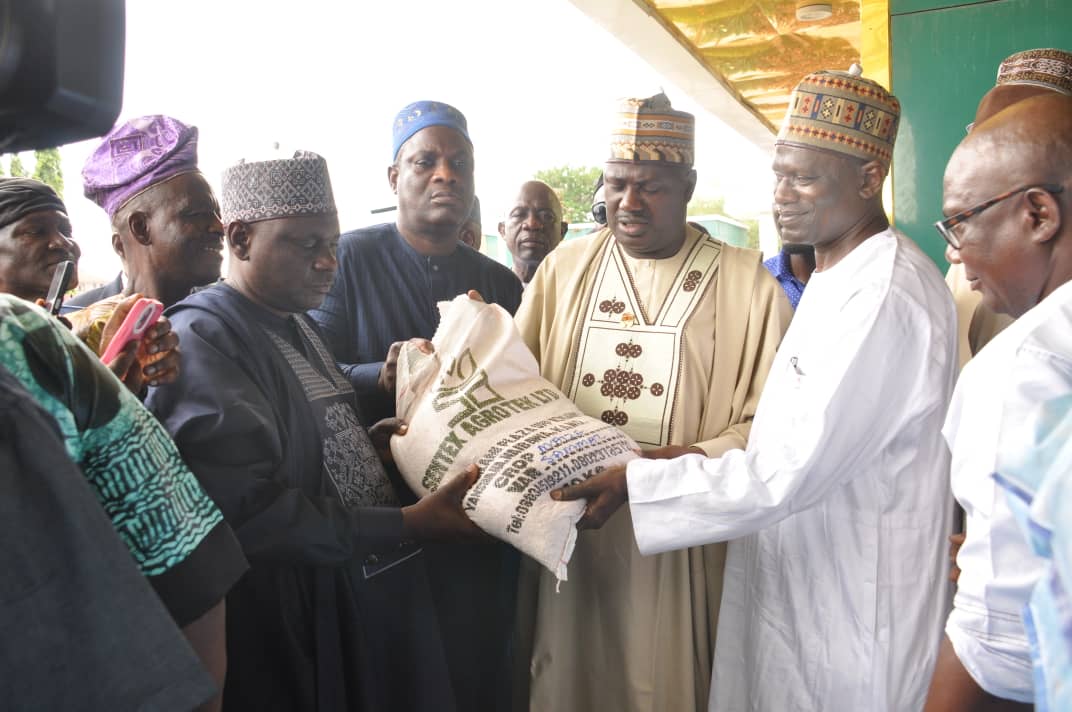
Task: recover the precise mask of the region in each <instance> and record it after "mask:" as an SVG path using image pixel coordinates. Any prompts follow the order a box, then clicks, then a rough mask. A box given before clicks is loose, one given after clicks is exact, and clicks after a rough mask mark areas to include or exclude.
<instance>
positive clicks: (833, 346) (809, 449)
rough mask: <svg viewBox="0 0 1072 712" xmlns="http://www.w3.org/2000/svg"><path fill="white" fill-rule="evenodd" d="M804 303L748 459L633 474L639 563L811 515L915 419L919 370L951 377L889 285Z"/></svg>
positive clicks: (635, 469)
mask: <svg viewBox="0 0 1072 712" xmlns="http://www.w3.org/2000/svg"><path fill="white" fill-rule="evenodd" d="M811 287H812V285H811V284H809V288H811ZM888 289H889V290H890V291H888V292H887V290H888ZM808 296H809V295H807V294H806V295H805V299H804V301H803V302H802V304H801V310H800V311H798V312H797V314H796V316H795V317H794V319H793V322H792V324H791V325H790V328H789V332H788V333H787V334H786V337H785V340H784V341H783V342H782V345H781V347H780V348H779V350H778V354H777V356H776V357H775V359H774V364H773V365H772V367H771V375H770V377H769V379H768V381H767V386H766V389H765V390H764V392H763V395H762V397H761V399H760V403H759V407H758V409H757V413H756V417H755V421H754V422H753V425H752V433H751V438H750V440H749V444H748V448H747V450H731V451H730V452H727V453H726V454H725V455H724V456H722V457H721V458H717V459H708V458H705V457H703V456H702V455H685V456H683V457H679V458H677V459H674V460H634V461H633V462H631V463H630V464H629V468H628V474H627V479H628V486H629V504H630V509H631V513H632V517H633V527H634V531H635V534H636V540H637V545H638V546H639V548H640V551H641V552H643V553H644V554H651V553H657V552H661V551H669V550H672V549H680V548H683V547H689V546H698V545H701V544H708V543H711V542H716V541H724V540H728V539H735V538H737V537H740V536H743V535H746V534H751V533H753V532H756V531H759V530H760V529H763V528H765V527H768V526H770V525H772V524H775V523H777V522H779V521H781V520H783V519H785V518H786V517H789V516H790V515H792V514H794V513H796V512H800V511H802V510H805V509H808V508H809V507H812V506H813V505H815V504H816V503H818V502H819V501H821V500H822V498H823V497H824V496H825V495H826V493H827V492H828V491H830V490H831V489H832V488H835V487H838V486H839V485H842V484H843V483H845V482H848V481H849V480H851V479H852V478H853V477H854V476H856V475H857V474H858V472H859V471H861V470H862V469H864V467H863V466H864V465H867V464H872V463H873V458H874V457H875V456H876V454H877V453H881V452H884V451H885V450H886V446H887V445H888V443H889V442H890V441H891V440H892V439H893V438H895V437H897V436H898V433H899V431H901V430H902V425H903V424H904V423H905V422H906V420H907V419H908V418H911V417H919V415H920V414H919V413H917V412H916V411H918V410H919V407H918V405H917V404H915V403H912V402H910V401H911V399H909V398H906V397H905V395H906V394H909V393H913V392H919V390H918V384H917V382H918V381H920V380H921V379H923V377H924V369H927V368H945V367H946V366H943V365H941V364H940V363H938V361H939V359H938V358H936V355H933V354H930V353H928V351H929V349H928V346H927V345H928V344H930V343H931V335H930V330H931V324H930V320H929V318H928V315H927V313H926V311H925V309H924V308H923V307H922V306H921V305H920V304H919V303H918V302H916V301H915V300H913V299H911V298H910V297H906V296H905V295H903V294H901V293H900V292H899V291H897V289H896V288H895V287H894V288H892V289H891V288H890V287H888V283H884V284H876V285H873V286H869V287H864V288H863V289H861V290H859V291H857V292H855V293H853V294H852V295H851V297H849V298H848V299H847V300H846V301H845V302H844V303H842V304H837V303H834V304H831V303H829V302H823V301H822V296H821V295H820V294H815V295H814V296H815V297H817V299H815V300H813V301H811V302H809V301H808ZM808 307H812V308H810V309H809V308H808ZM802 317H803V318H802ZM830 320H836V322H835V323H833V324H831V322H830ZM817 335H821V338H816V336H817Z"/></svg>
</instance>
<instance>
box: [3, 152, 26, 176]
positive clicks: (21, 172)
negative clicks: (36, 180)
mask: <svg viewBox="0 0 1072 712" xmlns="http://www.w3.org/2000/svg"><path fill="white" fill-rule="evenodd" d="M7 172H8V173H10V174H11V177H12V178H26V177H27V176H29V175H30V174H29V172H28V171H27V170H26V169H25V168H24V167H23V165H22V159H21V158H19V154H17V153H13V154H11V161H10V162H9V163H8V165H7Z"/></svg>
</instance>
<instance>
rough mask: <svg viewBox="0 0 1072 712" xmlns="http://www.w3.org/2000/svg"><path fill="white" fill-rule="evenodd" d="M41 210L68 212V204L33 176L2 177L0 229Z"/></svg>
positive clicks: (0, 188) (50, 187) (0, 180)
mask: <svg viewBox="0 0 1072 712" xmlns="http://www.w3.org/2000/svg"><path fill="white" fill-rule="evenodd" d="M39 210H60V211H62V212H64V213H66V212H67V206H66V205H64V204H63V201H62V200H60V196H58V195H56V191H54V190H52V186H49V185H46V184H45V183H42V182H41V181H39V180H34V179H32V178H0V229H3V228H5V227H7V226H8V225H10V224H11V223H13V222H16V221H18V220H21V219H22V218H24V217H26V216H27V215H29V214H30V213H36V212H37V211H39Z"/></svg>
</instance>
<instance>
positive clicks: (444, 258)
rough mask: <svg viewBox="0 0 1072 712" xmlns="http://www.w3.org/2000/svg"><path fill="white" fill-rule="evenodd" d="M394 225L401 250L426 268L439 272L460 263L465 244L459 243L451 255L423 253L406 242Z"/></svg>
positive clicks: (416, 263)
mask: <svg viewBox="0 0 1072 712" xmlns="http://www.w3.org/2000/svg"><path fill="white" fill-rule="evenodd" d="M393 227H394V234H395V240H396V241H397V243H398V248H399V252H400V253H401V254H404V255H405V256H406V257H407V258H408V259H409V260H411V261H412V262H413V263H414V264H415V265H418V266H419V267H420V268H421V269H424V270H431V271H432V272H439V271H441V270H449V269H451V268H453V267H454V265H456V264H458V262H459V260H460V258H461V252H462V250H463V249H465V245H463V244H461V243H458V246H457V247H456V248H455V250H454V251H453V252H451V253H450V254H449V255H422V254H421V253H420V252H417V250H415V249H413V245H411V244H409V243H408V242H406V238H404V237H403V236H402V232H401V231H400V230H399V229H398V225H397V224H395V225H394V226H393Z"/></svg>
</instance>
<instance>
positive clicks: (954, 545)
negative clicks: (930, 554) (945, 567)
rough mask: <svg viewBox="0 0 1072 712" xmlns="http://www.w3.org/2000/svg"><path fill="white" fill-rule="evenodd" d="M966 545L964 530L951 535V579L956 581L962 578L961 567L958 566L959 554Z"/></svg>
mask: <svg viewBox="0 0 1072 712" xmlns="http://www.w3.org/2000/svg"><path fill="white" fill-rule="evenodd" d="M963 545H964V532H961V533H959V534H951V535H950V536H949V580H950V581H952V582H953V583H956V582H957V581H958V580H959V579H960V567H959V566H957V554H959V553H960V547H961V546H963Z"/></svg>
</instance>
